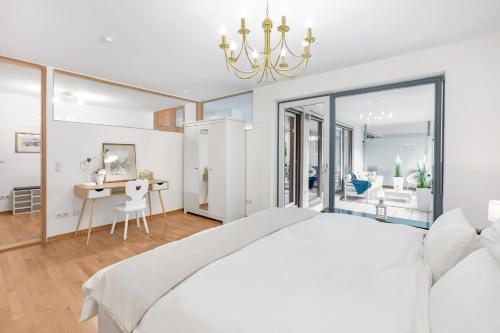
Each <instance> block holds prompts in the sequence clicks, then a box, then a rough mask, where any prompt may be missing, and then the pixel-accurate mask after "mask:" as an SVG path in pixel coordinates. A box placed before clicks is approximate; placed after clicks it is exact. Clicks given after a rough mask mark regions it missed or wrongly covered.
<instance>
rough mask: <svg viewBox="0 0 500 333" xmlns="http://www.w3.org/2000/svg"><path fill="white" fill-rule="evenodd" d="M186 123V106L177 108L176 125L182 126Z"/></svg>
mask: <svg viewBox="0 0 500 333" xmlns="http://www.w3.org/2000/svg"><path fill="white" fill-rule="evenodd" d="M183 123H184V108H177V109H175V127H182V126H183Z"/></svg>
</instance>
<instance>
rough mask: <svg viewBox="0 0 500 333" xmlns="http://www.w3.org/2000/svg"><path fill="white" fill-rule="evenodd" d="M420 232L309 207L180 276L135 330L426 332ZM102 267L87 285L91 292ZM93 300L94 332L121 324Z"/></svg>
mask: <svg viewBox="0 0 500 333" xmlns="http://www.w3.org/2000/svg"><path fill="white" fill-rule="evenodd" d="M263 214H264V215H262V216H265V213H263ZM273 214H274V217H275V216H276V211H274V212H273ZM245 222H246V221H245V220H243V221H239V222H235V223H245ZM247 223H251V222H247ZM224 227H225V226H221V227H219V228H216V229H221V228H224ZM212 232H218V231H217V230H215V231H212ZM423 236H424V231H422V230H419V229H416V228H412V227H408V226H403V225H395V224H385V223H380V222H376V221H374V220H370V219H366V218H361V217H354V216H349V215H339V214H319V215H315V216H313V217H311V218H308V219H306V220H304V221H303V222H298V223H295V224H292V225H290V226H287V227H284V228H282V229H280V230H278V231H276V232H273V233H271V234H269V235H268V236H265V237H262V238H260V239H259V240H257V241H255V242H253V243H251V244H249V245H246V246H244V247H243V248H241V249H240V250H238V251H236V252H234V253H232V254H230V255H227V256H224V257H222V258H220V259H218V260H215V261H214V262H211V263H210V264H208V265H206V266H205V267H203V268H201V269H199V270H197V271H196V272H195V273H194V274H192V275H190V276H189V277H187V278H186V279H183V280H182V282H180V283H179V284H178V285H176V286H175V288H173V289H171V290H170V291H169V292H168V293H166V294H165V295H163V296H161V297H159V298H158V300H157V301H156V302H155V303H154V305H153V306H151V307H150V308H149V310H147V311H146V312H145V314H144V315H143V317H142V319H141V320H140V321H139V323H138V325H137V326H136V327H135V328H134V329H133V332H135V333H155V332H161V333H181V332H182V333H188V332H189V333H198V332H199V333H225V332H227V333H234V332H238V333H246V332H248V333H255V332H258V333H267V332H269V333H271V332H273V333H276V332H287V333H294V332H342V333H358V332H359V333H366V332H370V333H378V332H380V333H406V332H407V333H429V320H428V297H429V291H430V288H431V275H430V272H429V270H428V268H427V266H426V265H425V263H424V260H423V248H422V242H423ZM166 246H169V245H166ZM118 265H120V264H118ZM158 265H161V262H159V263H158ZM111 269H113V268H111ZM172 269H174V268H172ZM105 275H106V271H102V272H100V273H98V274H96V275H95V276H94V277H93V278H91V279H90V280H89V281H88V282H87V283H86V288H87V292H88V294H89V295H90V293H91V291H92V289H93V288H94V286H95V285H96V284H97V283H98V282H99V280H100V279H102V276H105ZM123 278H124V279H127V277H125V276H124V277H123ZM89 297H90V296H89ZM131 298H132V297H131ZM98 303H99V302H95V300H93V299H89V298H87V300H86V303H85V305H84V309H83V313H85V314H84V315H83V314H82V317H84V318H83V319H86V318H88V317H90V316H92V315H93V314H95V310H96V306H97V307H98V308H99V322H100V323H99V333H115V332H122V331H123V329H120V328H119V327H120V325H117V324H116V323H114V320H113V319H112V318H113V316H110V315H109V314H108V313H107V311H106V310H104V309H102V308H101V307H100V306H99V304H98Z"/></svg>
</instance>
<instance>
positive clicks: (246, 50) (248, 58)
mask: <svg viewBox="0 0 500 333" xmlns="http://www.w3.org/2000/svg"><path fill="white" fill-rule="evenodd" d="M244 48H245V54H246V56H247V60H248V62H249V63H250V66H252V68H253V62H252V59H250V55H249V54H248V48H247V44H246V43H245V44H244Z"/></svg>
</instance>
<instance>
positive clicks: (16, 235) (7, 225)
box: [0, 212, 42, 248]
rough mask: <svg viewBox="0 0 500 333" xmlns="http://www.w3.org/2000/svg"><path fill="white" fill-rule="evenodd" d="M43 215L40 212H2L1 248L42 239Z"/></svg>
mask: <svg viewBox="0 0 500 333" xmlns="http://www.w3.org/2000/svg"><path fill="white" fill-rule="evenodd" d="M41 224H42V216H41V215H40V213H33V214H19V215H12V213H11V212H1V213H0V248H1V247H3V246H5V245H12V244H15V243H19V242H22V241H28V240H33V239H37V240H39V239H40V232H41Z"/></svg>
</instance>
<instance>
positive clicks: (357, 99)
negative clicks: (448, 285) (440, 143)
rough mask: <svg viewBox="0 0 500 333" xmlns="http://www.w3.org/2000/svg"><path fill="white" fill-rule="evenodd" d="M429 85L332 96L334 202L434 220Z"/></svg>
mask: <svg viewBox="0 0 500 333" xmlns="http://www.w3.org/2000/svg"><path fill="white" fill-rule="evenodd" d="M435 94H436V89H435V85H434V84H424V85H415V86H409V87H404V88H398V89H391V90H382V91H374V92H367V93H362V94H355V95H351V96H345V97H339V98H337V99H336V106H335V109H336V124H337V128H336V158H335V186H336V191H335V192H336V195H335V207H336V208H337V209H342V210H346V211H351V212H358V213H366V214H372V215H376V217H377V218H379V219H385V218H386V217H388V218H397V219H404V220H408V221H410V222H411V223H417V224H418V223H422V224H423V225H424V224H427V223H431V222H432V221H433V195H434V194H433V175H434V170H435V169H434V168H435V164H434V145H435V137H434V136H435V133H434V132H435V107H436V102H435V101H436V99H435Z"/></svg>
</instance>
